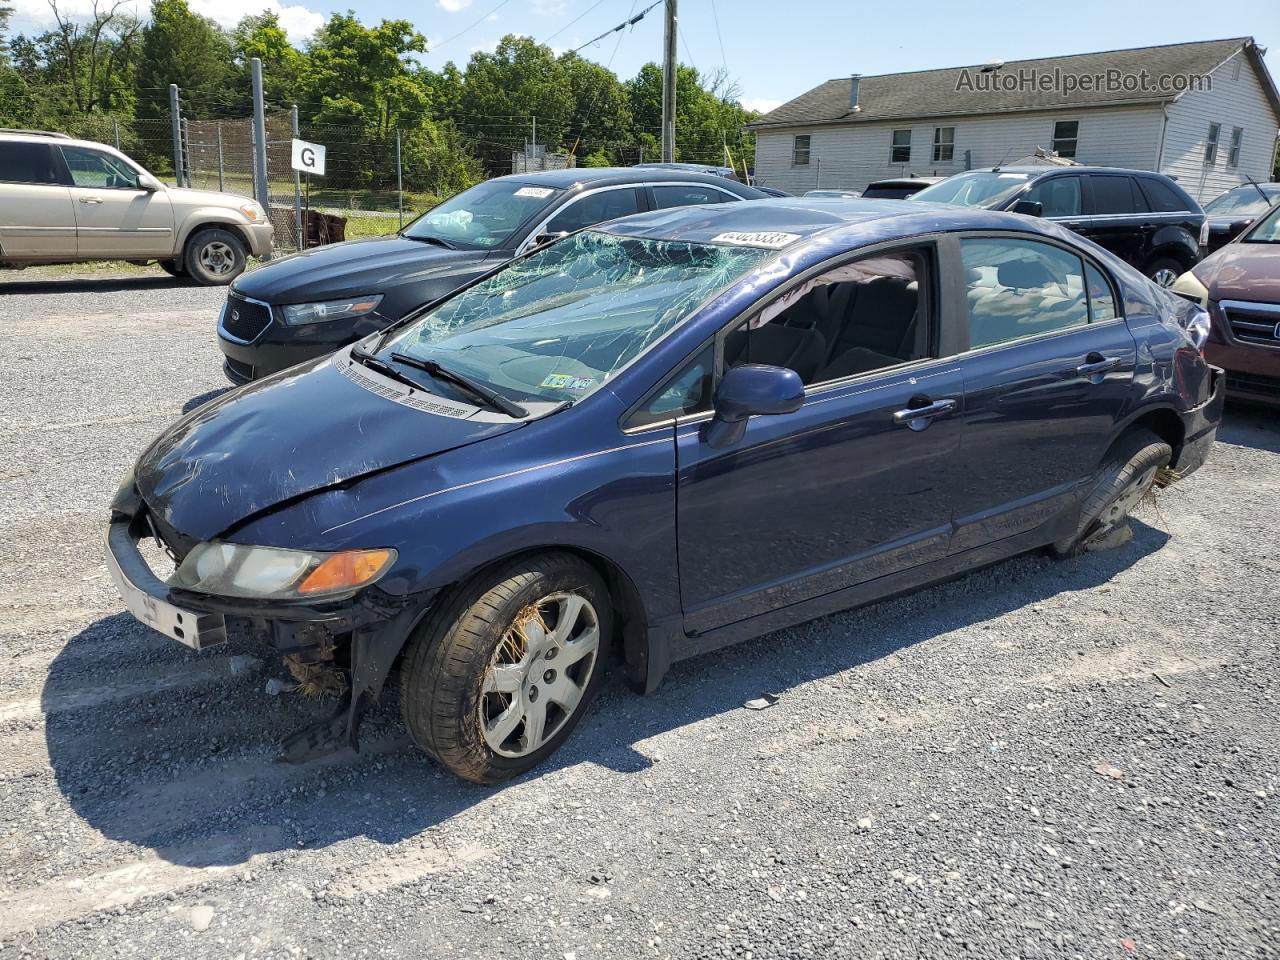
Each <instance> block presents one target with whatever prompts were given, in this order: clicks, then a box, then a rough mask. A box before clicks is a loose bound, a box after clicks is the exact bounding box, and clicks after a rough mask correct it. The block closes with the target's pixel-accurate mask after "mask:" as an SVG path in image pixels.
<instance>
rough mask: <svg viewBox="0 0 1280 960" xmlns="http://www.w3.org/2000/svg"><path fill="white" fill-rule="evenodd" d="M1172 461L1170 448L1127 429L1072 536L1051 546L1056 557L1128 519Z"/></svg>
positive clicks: (1147, 432) (1149, 435) (1143, 432)
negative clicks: (1161, 471)
mask: <svg viewBox="0 0 1280 960" xmlns="http://www.w3.org/2000/svg"><path fill="white" fill-rule="evenodd" d="M1172 459H1173V448H1172V447H1170V446H1169V444H1167V443H1165V442H1164V441H1163V440H1161V439H1160V438H1159V437H1157V436H1156V435H1155V434H1154V433H1152V432H1151V431H1150V430H1147V429H1145V428H1137V429H1134V430H1130V431H1129V432H1128V433H1126V434H1125V435H1124V436H1122V437H1121V438H1120V439H1119V440H1117V441H1116V443H1115V445H1114V446H1113V447H1112V448H1111V450H1110V452H1109V453H1108V454H1107V458H1106V461H1105V462H1104V463H1103V465H1102V469H1101V470H1099V471H1098V480H1097V482H1096V483H1095V485H1094V487H1093V490H1092V492H1090V494H1089V496H1088V497H1087V498H1086V499H1085V502H1084V506H1083V507H1082V508H1081V510H1080V522H1079V523H1078V524H1077V526H1076V530H1075V533H1074V534H1073V535H1072V536H1071V537H1069V538H1067V539H1065V540H1059V541H1058V542H1057V543H1055V544H1053V546H1052V549H1053V552H1054V553H1056V554H1057V555H1058V556H1060V557H1067V556H1073V555H1075V554H1077V553H1079V552H1080V551H1081V550H1083V549H1084V547H1085V545H1086V544H1087V543H1089V541H1091V540H1094V539H1097V538H1100V537H1104V536H1106V535H1107V534H1108V533H1109V532H1110V531H1111V530H1113V529H1115V528H1116V527H1118V526H1119V525H1121V524H1122V523H1124V522H1125V520H1126V519H1128V517H1129V514H1130V513H1132V511H1133V510H1134V508H1135V507H1137V506H1138V504H1139V503H1141V502H1142V498H1143V497H1145V496H1146V495H1147V494H1148V493H1149V492H1150V490H1151V488H1152V487H1153V486H1154V485H1155V482H1156V477H1157V476H1158V475H1159V473H1160V470H1161V469H1163V468H1164V467H1167V466H1168V465H1169V462H1170V461H1171V460H1172Z"/></svg>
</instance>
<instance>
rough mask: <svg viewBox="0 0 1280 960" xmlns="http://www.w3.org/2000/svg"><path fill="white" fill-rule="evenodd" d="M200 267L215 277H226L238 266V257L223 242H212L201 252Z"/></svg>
mask: <svg viewBox="0 0 1280 960" xmlns="http://www.w3.org/2000/svg"><path fill="white" fill-rule="evenodd" d="M200 265H201V266H202V267H204V268H205V269H206V270H208V271H209V272H210V273H211V274H213V275H214V276H215V277H224V276H226V275H227V274H228V273H230V272H231V271H232V270H234V269H235V266H236V255H235V252H234V251H233V250H232V249H231V247H230V246H228V245H227V244H225V243H223V242H222V241H221V240H212V241H210V242H209V243H206V244H205V245H204V246H203V247H202V248H201V250H200Z"/></svg>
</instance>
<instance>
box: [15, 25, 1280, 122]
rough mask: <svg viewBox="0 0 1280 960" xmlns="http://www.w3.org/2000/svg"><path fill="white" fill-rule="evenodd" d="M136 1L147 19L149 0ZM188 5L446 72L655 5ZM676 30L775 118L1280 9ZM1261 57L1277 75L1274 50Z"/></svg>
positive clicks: (625, 70) (631, 37)
mask: <svg viewBox="0 0 1280 960" xmlns="http://www.w3.org/2000/svg"><path fill="white" fill-rule="evenodd" d="M9 2H10V3H12V4H13V5H14V6H15V7H16V8H17V14H18V16H17V18H16V22H15V24H14V26H15V28H16V29H31V28H32V27H34V26H37V25H38V24H40V23H41V22H47V20H48V13H47V10H48V7H47V0H9ZM137 2H138V4H139V12H140V13H142V14H145V12H146V8H147V5H148V2H147V0H137ZM190 2H191V5H192V7H193V8H194V9H197V10H199V11H200V12H202V13H205V14H206V15H207V16H211V17H213V18H214V19H215V20H218V21H219V22H222V23H226V24H231V23H234V22H235V21H236V20H237V19H239V18H240V17H241V16H243V15H244V14H246V13H255V12H258V11H261V10H262V9H263V8H264V7H265V8H270V9H275V10H277V11H279V12H280V13H281V16H282V20H283V22H284V23H285V24H286V26H287V27H288V29H290V31H291V32H292V34H293V35H294V37H295V39H300V38H301V37H303V36H305V35H306V33H307V32H308V31H309V30H311V29H314V27H315V26H316V25H318V24H319V23H320V22H321V21H322V19H323V16H324V15H325V14H327V13H329V12H331V11H332V10H346V9H353V10H354V11H355V12H356V14H357V15H358V16H360V17H361V19H363V20H365V21H366V22H374V21H377V20H379V19H382V18H386V17H407V18H408V19H410V20H411V21H413V23H414V24H415V25H416V26H417V28H418V30H420V31H421V32H422V33H424V34H425V35H426V36H427V39H428V41H429V42H430V44H431V47H432V52H431V53H429V54H428V55H427V57H426V59H425V62H426V63H427V64H428V65H429V66H440V65H442V64H443V63H445V62H446V61H448V60H453V61H455V62H457V63H459V64H462V63H465V62H466V60H467V59H468V58H469V57H470V55H471V53H472V52H473V51H474V50H477V49H486V48H492V46H493V45H494V44H495V43H496V42H497V40H498V38H499V37H501V36H502V35H503V34H505V33H522V34H527V35H529V36H531V37H533V38H534V39H536V40H539V41H545V42H549V43H550V44H551V45H552V46H553V47H555V48H556V49H558V50H559V49H571V48H573V47H576V46H578V45H580V44H583V43H586V42H587V41H588V40H590V39H592V38H593V37H595V36H596V35H597V34H599V33H602V32H603V31H605V30H608V29H609V28H610V27H613V26H615V25H616V24H618V23H620V22H622V21H623V20H625V19H628V17H629V15H630V14H631V13H632V12H633V11H635V12H638V11H640V10H643V9H644V8H645V7H646V6H648V5H649V3H651V2H652V0H506V2H502V0H419V2H418V3H417V4H414V5H412V6H409V5H406V4H404V3H403V2H398V0H340V2H337V3H327V2H324V0H190ZM87 3H88V0H59V7H60V8H61V9H64V10H68V9H70V10H73V11H74V10H76V9H77V8H78V7H84V6H87ZM661 13H662V7H661V6H659V7H657V8H656V9H654V10H653V11H651V12H650V13H649V14H648V16H646V17H645V19H644V20H643V21H641V22H640V23H639V24H637V25H636V26H635V27H634V28H632V29H630V30H628V31H627V32H625V33H623V34H613V35H612V36H610V37H609V38H607V39H606V40H603V41H601V42H600V43H597V44H594V45H593V46H590V47H588V48H587V49H585V50H584V51H582V52H583V55H584V56H587V57H590V58H591V59H594V60H597V61H599V62H601V63H611V66H612V67H613V69H614V70H615V71H616V72H617V73H618V74H619V75H621V76H622V77H624V78H626V77H629V76H631V75H632V74H634V73H635V71H636V70H637V69H638V68H639V67H640V65H641V64H643V63H645V62H646V61H648V60H656V59H658V58H659V57H660V56H661V52H662V17H661ZM717 14H718V18H717V16H716V15H717ZM717 19H718V20H719V28H720V29H719V31H718V32H717V29H716V21H717ZM575 20H576V22H573V21H575ZM680 26H681V43H680V57H681V60H682V61H684V62H686V63H692V64H693V65H694V66H696V67H697V68H698V69H700V70H703V71H710V70H714V69H716V68H718V67H720V66H721V65H722V64H723V65H725V66H727V68H728V70H729V72H730V74H731V76H732V77H733V78H734V79H735V80H736V81H737V82H738V84H739V87H740V89H741V92H742V98H743V101H744V102H745V103H746V104H747V105H748V106H753V107H756V108H757V109H768V108H771V107H772V106H776V105H777V104H778V103H781V102H783V101H785V100H788V99H790V98H791V97H794V96H796V95H798V94H800V93H803V92H804V91H805V90H807V89H809V88H810V87H813V86H815V85H817V84H818V83H820V82H821V81H823V80H827V79H830V78H832V77H839V76H847V75H848V74H850V73H853V72H858V73H863V74H875V73H892V72H895V71H900V70H923V69H928V68H931V67H948V66H960V65H964V64H974V63H984V62H986V61H988V60H992V59H1001V60H1019V59H1025V58H1029V57H1041V56H1054V55H1058V54H1068V53H1085V52H1089V51H1093V50H1113V49H1117V48H1120V47H1136V46H1146V45H1150V44H1157V43H1178V42H1183V41H1188V40H1210V39H1218V38H1221V37H1232V36H1246V35H1248V36H1253V37H1255V38H1256V39H1257V41H1258V42H1259V43H1261V44H1262V45H1264V46H1267V45H1271V46H1274V47H1277V49H1280V3H1278V2H1277V0H1226V2H1221V0H1220V2H1217V3H1210V2H1204V0H1199V2H1188V0H1161V2H1160V3H1158V4H1151V3H1143V4H1138V3H1134V2H1132V0H1128V2H1117V0H1079V2H1075V3H1072V4H1070V5H1061V4H1054V5H1040V4H984V3H979V2H976V0H967V2H959V3H957V2H955V0H946V2H943V0H915V2H912V3H910V4H907V3H901V4H883V3H879V4H874V5H873V4H855V3H850V2H848V0H844V2H838V0H792V2H790V3H782V4H780V3H778V2H777V0H771V2H765V0H714V2H713V0H681V3H680ZM437 48H438V50H437ZM615 50H616V52H615ZM1267 60H1268V63H1269V64H1270V65H1271V69H1272V74H1273V76H1274V75H1275V69H1276V64H1278V63H1280V53H1272V54H1270V55H1269V56H1268V57H1267Z"/></svg>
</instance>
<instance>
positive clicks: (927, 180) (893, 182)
mask: <svg viewBox="0 0 1280 960" xmlns="http://www.w3.org/2000/svg"><path fill="white" fill-rule="evenodd" d="M945 179H946V177H889V178H887V179H885V180H875V181H873V182H871V183H869V184H867V189H868V190H870V189H871V188H872V187H915V186H925V187H931V186H933V185H934V184H935V183H941V182H942V181H943V180H945Z"/></svg>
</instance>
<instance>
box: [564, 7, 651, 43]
mask: <svg viewBox="0 0 1280 960" xmlns="http://www.w3.org/2000/svg"><path fill="white" fill-rule="evenodd" d="M664 2H665V0H653V3H651V4H649V6H647V7H645V8H644V9H643V10H641V11H640V12H639V13H637V14H636V15H635V16H634V17H632V18H631V19H630V20H624V21H623V22H622V23H620V24H618V25H617V26H616V27H614V28H613V29H611V30H606V31H605V32H604V33H602V34H600V36H598V37H596V38H594V39H592V40H588V41H587V42H586V43H584V44H583V45H582V46H580V47H575V48H574V49H573V51H572V52H573V53H577V52H578V51H579V50H585V49H586V48H587V47H589V46H591V45H592V44H593V43H599V42H600V41H601V40H603V39H604V38H605V37H607V36H608V35H609V34H611V33H618V32H619V31H622V30H625V29H627V27H634V26H635V25H636V24H637V23H639V22H640V21H641V20H643V19H644V17H645V14H646V13H648V12H649V11H650V10H652V9H653V8H654V7H657V6H660V5H661V4H662V3H664ZM633 7H634V5H633ZM615 52H616V51H615Z"/></svg>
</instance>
